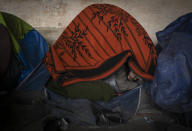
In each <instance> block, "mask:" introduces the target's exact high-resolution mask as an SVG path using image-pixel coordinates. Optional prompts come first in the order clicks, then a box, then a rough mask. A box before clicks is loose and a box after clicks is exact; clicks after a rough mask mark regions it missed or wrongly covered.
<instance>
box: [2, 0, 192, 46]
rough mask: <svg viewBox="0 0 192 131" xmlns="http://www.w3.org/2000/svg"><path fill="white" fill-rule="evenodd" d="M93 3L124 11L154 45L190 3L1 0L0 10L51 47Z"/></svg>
mask: <svg viewBox="0 0 192 131" xmlns="http://www.w3.org/2000/svg"><path fill="white" fill-rule="evenodd" d="M93 3H108V4H114V5H117V6H119V7H121V8H122V9H124V10H126V11H127V12H129V13H130V14H131V15H133V16H134V17H135V18H136V19H137V20H138V21H139V22H140V23H141V25H143V27H144V28H145V29H146V31H147V32H148V33H149V35H150V36H151V38H152V40H153V42H154V43H155V44H156V41H157V40H156V36H155V33H156V32H157V31H159V30H162V29H163V28H164V27H165V26H167V24H168V23H170V22H171V21H173V20H175V19H176V18H177V17H179V16H181V15H183V14H185V13H188V12H191V11H192V0H0V11H5V12H9V13H13V14H15V15H17V16H19V17H21V18H22V19H24V20H25V21H27V22H28V23H30V24H31V25H32V26H34V27H36V28H38V29H39V31H40V32H41V33H42V34H43V35H44V37H45V38H46V39H48V41H49V43H51V44H52V43H54V41H55V40H56V39H57V38H58V37H59V35H60V34H61V32H62V31H63V29H64V28H65V27H66V26H67V25H68V24H69V23H70V22H71V20H72V19H73V18H74V17H75V16H76V15H77V14H78V13H79V12H80V11H81V10H83V9H84V8H85V7H86V6H88V5H90V4H93Z"/></svg>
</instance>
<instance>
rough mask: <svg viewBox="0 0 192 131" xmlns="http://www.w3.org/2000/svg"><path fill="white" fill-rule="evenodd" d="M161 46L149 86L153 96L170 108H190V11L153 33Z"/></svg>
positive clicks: (184, 109)
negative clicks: (155, 33)
mask: <svg viewBox="0 0 192 131" xmlns="http://www.w3.org/2000/svg"><path fill="white" fill-rule="evenodd" d="M157 39H158V44H159V45H160V46H161V47H162V51H161V53H160V54H159V57H158V61H157V68H156V71H155V75H154V81H153V84H152V87H151V94H152V98H153V100H154V101H155V102H156V103H157V104H158V105H159V106H161V107H162V108H163V109H167V110H169V111H173V112H189V111H192V13H189V14H187V15H184V16H182V17H180V18H178V19H177V20H176V21H174V22H172V23H171V24H169V25H168V26H167V27H166V28H165V29H164V30H163V31H160V32H158V33H157Z"/></svg>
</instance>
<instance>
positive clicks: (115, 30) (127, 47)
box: [44, 4, 157, 100]
mask: <svg viewBox="0 0 192 131" xmlns="http://www.w3.org/2000/svg"><path fill="white" fill-rule="evenodd" d="M156 58H157V55H156V50H155V47H154V45H153V43H152V41H151V39H150V38H149V36H148V34H147V33H146V31H145V30H144V28H143V27H142V26H141V25H140V24H139V23H138V22H137V21H136V20H135V18H133V17H132V16H131V15H130V14H128V13H127V12H126V11H124V10H123V9H121V8H119V7H117V6H114V5H109V4H94V5H91V6H88V7H87V8H85V9H84V10H82V11H81V12H80V13H79V14H78V15H77V16H76V17H75V18H74V19H73V20H72V22H71V23H70V24H69V25H68V26H67V27H66V29H65V30H64V32H63V33H62V34H61V36H60V37H59V38H58V39H57V41H56V42H55V43H54V44H53V45H52V46H51V47H50V50H49V52H48V53H47V54H46V56H45V58H44V64H45V65H46V67H47V69H48V70H49V72H50V73H51V76H52V78H53V80H54V81H55V82H56V83H57V84H58V86H59V87H58V88H52V87H53V86H52V87H51V86H48V88H49V89H52V90H54V91H57V92H58V93H59V92H60V93H62V94H64V92H65V93H66V95H67V94H69V95H68V97H70V96H71V95H72V94H75V93H78V94H79V95H81V94H87V95H90V96H93V95H94V94H97V95H98V94H102V92H103V91H101V92H98V93H96V92H95V90H94V87H93V88H90V89H86V87H87V88H88V85H87V83H93V82H94V81H98V80H101V79H106V78H111V77H110V76H112V74H114V73H115V72H117V70H118V69H119V68H120V67H122V66H123V65H125V66H126V68H127V70H129V71H128V72H127V73H128V74H127V77H126V78H128V79H129V80H131V81H137V80H139V81H140V80H141V79H144V80H152V79H153V73H154V69H155V65H156ZM122 68H124V67H122ZM107 81H108V80H107ZM83 83H84V84H85V85H86V86H85V85H82V84H83ZM96 83H97V82H96ZM109 83H110V82H109ZM112 83H114V82H112ZM52 84H53V83H52ZM76 86H77V87H76ZM79 86H81V87H79ZM78 87H79V88H78ZM97 87H98V86H97ZM77 89H79V90H78V91H77ZM95 89H96V88H95ZM103 89H104V88H103ZM103 89H102V90H103ZM90 90H92V91H90ZM88 92H89V93H88ZM110 92H111V93H112V92H113V91H110ZM108 94H110V93H109V91H108ZM82 97H83V96H82ZM71 98H77V97H76V96H73V97H72V96H71ZM79 98H80V97H79ZM108 100H109V99H108Z"/></svg>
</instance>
